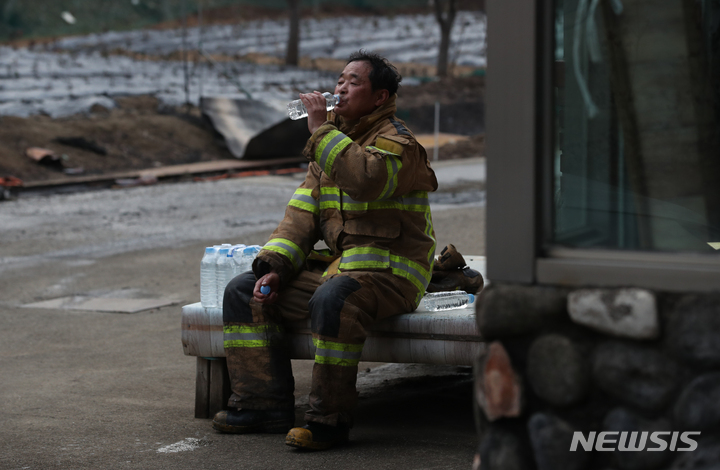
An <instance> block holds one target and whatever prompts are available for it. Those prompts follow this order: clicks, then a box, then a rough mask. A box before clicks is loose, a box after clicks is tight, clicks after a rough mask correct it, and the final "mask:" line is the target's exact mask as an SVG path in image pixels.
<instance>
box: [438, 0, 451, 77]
mask: <svg viewBox="0 0 720 470" xmlns="http://www.w3.org/2000/svg"><path fill="white" fill-rule="evenodd" d="M433 4H434V6H435V19H436V20H437V22H438V24H439V25H440V49H439V50H438V60H437V76H438V77H447V74H448V55H449V51H450V32H451V31H452V27H453V22H454V21H455V13H456V10H455V0H434V1H433Z"/></svg>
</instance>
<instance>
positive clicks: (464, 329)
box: [181, 256, 485, 418]
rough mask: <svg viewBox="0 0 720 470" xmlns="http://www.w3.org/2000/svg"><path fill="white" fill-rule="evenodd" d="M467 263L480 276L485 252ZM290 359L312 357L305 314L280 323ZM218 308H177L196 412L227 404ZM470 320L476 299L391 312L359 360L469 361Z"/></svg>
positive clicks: (474, 351)
mask: <svg viewBox="0 0 720 470" xmlns="http://www.w3.org/2000/svg"><path fill="white" fill-rule="evenodd" d="M465 261H466V262H467V264H468V266H470V267H471V268H473V269H476V270H478V271H480V272H481V273H482V274H483V277H485V257H482V256H465ZM285 327H286V328H285V331H286V334H287V335H288V338H289V341H290V357H291V358H292V359H315V346H314V345H313V343H312V333H311V331H310V319H307V320H303V321H301V322H293V323H288V324H286V325H285ZM222 330H223V322H222V308H205V307H202V306H201V305H200V303H199V302H198V303H194V304H190V305H186V306H184V307H183V308H182V338H181V339H182V345H183V351H184V352H185V355H187V356H196V357H197V372H196V379H195V417H196V418H210V417H212V416H214V414H215V413H216V412H218V411H220V410H222V409H224V408H226V407H227V401H228V399H229V398H230V380H229V377H228V372H227V365H226V363H225V349H224V347H223V331H222ZM484 348H485V343H483V342H482V339H481V338H480V334H479V332H478V330H477V325H476V323H475V305H474V304H473V305H471V306H469V307H467V308H463V309H456V310H448V311H443V312H431V313H430V312H417V313H407V314H402V315H396V316H393V317H390V318H386V319H384V320H382V321H378V322H376V323H375V324H374V325H373V326H372V328H371V330H370V331H369V334H368V338H367V340H366V341H365V346H364V347H363V351H362V356H361V360H362V361H369V362H397V363H424V364H455V365H464V366H469V365H472V364H473V361H474V360H475V358H477V357H478V355H479V354H480V353H481V352H482V351H483V350H484Z"/></svg>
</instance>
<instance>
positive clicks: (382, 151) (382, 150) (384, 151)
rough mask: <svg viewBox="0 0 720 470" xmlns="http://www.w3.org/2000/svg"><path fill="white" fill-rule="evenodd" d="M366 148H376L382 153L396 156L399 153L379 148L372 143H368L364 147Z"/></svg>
mask: <svg viewBox="0 0 720 470" xmlns="http://www.w3.org/2000/svg"><path fill="white" fill-rule="evenodd" d="M365 148H366V149H368V150H377V151H378V152H381V153H384V154H385V155H395V156H396V157H399V156H400V154H399V153H395V152H391V151H390V150H385V149H381V148H379V147H375V146H374V145H368V146H367V147H365Z"/></svg>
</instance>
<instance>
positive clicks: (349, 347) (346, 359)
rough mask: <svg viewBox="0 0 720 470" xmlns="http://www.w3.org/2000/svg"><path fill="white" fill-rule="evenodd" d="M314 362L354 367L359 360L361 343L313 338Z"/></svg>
mask: <svg viewBox="0 0 720 470" xmlns="http://www.w3.org/2000/svg"><path fill="white" fill-rule="evenodd" d="M313 344H314V345H315V348H316V349H315V362H316V363H318V364H332V365H336V366H346V367H355V366H357V365H358V363H359V362H360V356H361V355H362V349H363V345H362V344H347V343H336V342H333V341H324V340H321V339H317V338H313Z"/></svg>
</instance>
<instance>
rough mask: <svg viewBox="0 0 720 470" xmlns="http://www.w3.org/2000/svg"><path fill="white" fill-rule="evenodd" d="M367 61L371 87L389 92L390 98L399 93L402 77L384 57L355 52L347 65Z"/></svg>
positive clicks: (371, 53) (363, 51)
mask: <svg viewBox="0 0 720 470" xmlns="http://www.w3.org/2000/svg"><path fill="white" fill-rule="evenodd" d="M358 60H360V61H365V62H368V63H369V64H370V67H371V70H370V77H369V78H370V85H371V86H372V90H373V91H376V90H387V91H388V92H389V93H390V96H392V95H394V94H395V93H397V90H398V87H399V86H400V82H401V81H402V77H401V76H400V73H399V72H398V71H397V69H396V68H395V66H394V65H393V64H391V63H390V62H388V60H387V59H386V58H384V57H381V56H379V55H378V54H375V53H374V52H367V51H365V50H363V49H360V50H359V51H357V52H353V53H352V54H350V57H348V61H347V63H348V64H349V63H350V62H355V61H358Z"/></svg>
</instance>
